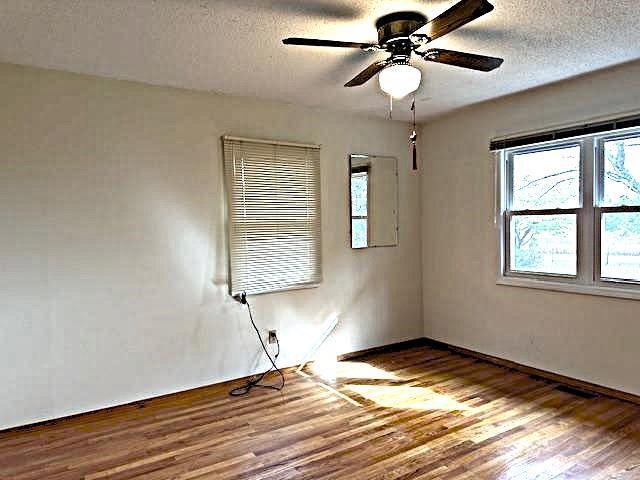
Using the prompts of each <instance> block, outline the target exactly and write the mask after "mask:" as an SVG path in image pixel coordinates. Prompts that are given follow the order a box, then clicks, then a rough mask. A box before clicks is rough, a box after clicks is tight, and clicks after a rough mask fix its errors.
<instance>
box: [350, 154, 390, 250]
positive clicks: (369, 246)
mask: <svg viewBox="0 0 640 480" xmlns="http://www.w3.org/2000/svg"><path fill="white" fill-rule="evenodd" d="M354 157H355V158H365V157H366V158H372V159H375V158H381V159H389V160H393V161H394V162H395V174H396V215H395V218H396V222H395V230H396V242H395V244H393V245H367V246H366V247H353V246H352V245H353V208H352V203H351V172H352V160H353V158H354ZM347 163H348V165H347V167H348V171H347V173H348V176H347V178H348V187H347V198H348V204H349V238H348V241H349V248H350V249H351V250H367V249H368V248H389V247H397V246H398V245H399V243H400V185H399V183H400V179H399V176H398V158H397V157H394V156H393V155H371V154H368V153H351V154H349V161H348V162H347ZM367 228H368V225H367Z"/></svg>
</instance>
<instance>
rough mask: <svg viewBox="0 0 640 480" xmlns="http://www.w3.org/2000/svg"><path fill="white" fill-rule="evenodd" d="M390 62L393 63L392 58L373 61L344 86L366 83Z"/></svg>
mask: <svg viewBox="0 0 640 480" xmlns="http://www.w3.org/2000/svg"><path fill="white" fill-rule="evenodd" d="M389 63H391V60H380V61H378V62H375V63H372V64H371V65H369V66H368V67H367V68H365V69H364V70H363V71H361V72H360V73H359V74H358V75H356V76H355V77H353V78H352V79H351V80H350V81H349V82H347V83H345V85H344V86H345V87H357V86H359V85H362V84H363V83H366V82H367V81H368V80H370V79H371V77H373V76H374V75H375V74H376V73H378V72H379V71H380V70H382V69H383V68H384V67H386V66H387V65H389Z"/></svg>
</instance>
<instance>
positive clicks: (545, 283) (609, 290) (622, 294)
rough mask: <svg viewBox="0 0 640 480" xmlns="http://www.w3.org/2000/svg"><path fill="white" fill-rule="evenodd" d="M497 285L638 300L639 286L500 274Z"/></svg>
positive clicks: (639, 295) (639, 296)
mask: <svg viewBox="0 0 640 480" xmlns="http://www.w3.org/2000/svg"><path fill="white" fill-rule="evenodd" d="M496 284H497V285H506V286H509V287H523V288H535V289H538V290H551V291H553V292H564V293H576V294H579V295H597V296H602V297H613V298H624V299H627V300H640V288H633V287H631V288H630V287H627V286H624V285H623V286H620V287H613V286H606V285H602V286H601V285H581V284H578V283H569V282H560V281H553V280H534V279H531V278H521V277H507V276H500V277H498V280H497V281H496Z"/></svg>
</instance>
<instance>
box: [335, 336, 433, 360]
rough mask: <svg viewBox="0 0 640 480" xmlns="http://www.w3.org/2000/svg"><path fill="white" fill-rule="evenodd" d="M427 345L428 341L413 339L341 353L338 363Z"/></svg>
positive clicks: (425, 339)
mask: <svg viewBox="0 0 640 480" xmlns="http://www.w3.org/2000/svg"><path fill="white" fill-rule="evenodd" d="M427 345H429V339H427V338H414V339H412V340H405V341H403V342H397V343H389V344H387V345H380V346H378V347H371V348H366V349H364V350H357V351H355V352H349V353H343V354H342V355H338V361H339V362H342V361H344V360H352V359H354V358H359V357H364V356H366V355H372V354H378V353H390V352H397V351H399V350H406V349H408V348H415V347H425V346H427Z"/></svg>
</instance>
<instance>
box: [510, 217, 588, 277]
mask: <svg viewBox="0 0 640 480" xmlns="http://www.w3.org/2000/svg"><path fill="white" fill-rule="evenodd" d="M576 242H577V226H576V215H574V214H567V215H518V216H514V217H512V218H511V252H510V253H511V270H513V271H518V272H535V273H554V274H562V275H576V270H577V258H578V257H577V248H576Z"/></svg>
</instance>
